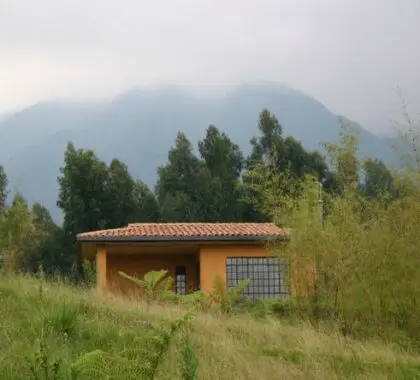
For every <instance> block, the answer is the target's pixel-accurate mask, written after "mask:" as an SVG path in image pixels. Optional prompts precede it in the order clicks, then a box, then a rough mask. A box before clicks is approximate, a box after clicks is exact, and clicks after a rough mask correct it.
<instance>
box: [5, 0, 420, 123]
mask: <svg viewBox="0 0 420 380" xmlns="http://www.w3.org/2000/svg"><path fill="white" fill-rule="evenodd" d="M419 74H420V0H287V1H283V0H148V1H144V0H0V114H2V113H6V112H10V111H13V110H16V109H19V108H22V107H24V106H27V105H30V104H32V103H35V102H38V101H41V100H45V99H54V98H63V97H64V98H107V97H110V96H113V95H115V94H117V93H119V92H122V91H124V90H126V89H129V88H131V87H134V86H139V85H154V84H181V85H194V86H199V87H201V88H204V89H207V90H209V91H210V90H211V91H213V90H214V89H217V90H220V89H221V88H225V87H226V86H231V85H234V84H237V83H241V82H246V81H255V80H270V81H281V82H285V83H287V84H289V85H291V86H292V87H295V88H297V89H300V90H302V91H305V92H307V93H308V94H310V95H312V96H314V97H316V98H317V99H318V100H320V101H321V102H323V103H324V104H325V105H326V106H327V107H328V108H329V109H331V110H332V111H333V112H336V113H340V114H344V115H346V116H348V117H350V118H353V119H356V120H358V121H360V122H362V123H364V124H366V125H367V126H369V127H371V128H376V129H378V128H379V126H380V125H383V124H385V123H387V120H388V119H389V118H394V117H396V112H397V102H398V98H397V96H396V95H395V92H394V89H395V88H396V87H397V86H400V87H401V88H402V90H403V92H404V94H405V96H406V98H407V99H408V100H409V101H410V102H411V105H412V109H413V112H414V111H418V112H420V75H419Z"/></svg>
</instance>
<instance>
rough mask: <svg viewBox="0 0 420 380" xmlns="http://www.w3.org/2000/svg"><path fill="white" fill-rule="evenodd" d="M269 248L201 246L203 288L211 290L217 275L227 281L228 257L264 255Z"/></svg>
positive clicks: (201, 279)
mask: <svg viewBox="0 0 420 380" xmlns="http://www.w3.org/2000/svg"><path fill="white" fill-rule="evenodd" d="M267 255H268V252H267V248H266V247H265V246H263V245H256V244H252V245H251V244H249V245H242V244H241V245H232V244H231V245H208V246H207V245H206V246H201V247H200V256H199V257H200V282H201V290H203V291H204V292H210V291H212V289H213V282H214V278H215V277H216V276H220V278H221V279H222V280H224V281H226V259H227V258H228V257H241V256H248V257H264V256H267Z"/></svg>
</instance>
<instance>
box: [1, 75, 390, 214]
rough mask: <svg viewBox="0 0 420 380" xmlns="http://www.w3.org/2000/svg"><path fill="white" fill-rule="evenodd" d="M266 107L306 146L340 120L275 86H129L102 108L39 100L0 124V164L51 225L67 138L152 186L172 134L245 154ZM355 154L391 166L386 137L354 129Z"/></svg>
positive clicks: (326, 137) (333, 134)
mask: <svg viewBox="0 0 420 380" xmlns="http://www.w3.org/2000/svg"><path fill="white" fill-rule="evenodd" d="M264 107H265V108H268V109H270V110H271V111H272V112H274V113H275V114H276V116H277V117H278V118H279V120H280V122H281V124H282V126H283V130H284V134H285V135H292V136H294V137H295V138H297V139H298V140H300V141H302V143H303V144H304V146H305V147H306V148H308V149H320V144H321V143H323V142H326V141H331V140H335V139H337V137H338V132H339V119H338V117H337V115H334V114H333V113H332V112H330V111H329V110H328V109H327V108H326V107H325V106H324V105H322V104H321V103H320V102H318V101H317V100H316V99H313V98H312V97H310V96H308V95H306V94H304V93H302V92H299V91H296V90H294V89H291V88H288V87H286V86H283V85H277V84H266V83H264V84H248V85H243V86H240V87H237V88H235V89H234V90H232V91H230V92H229V93H227V94H225V95H224V96H220V97H218V98H217V99H207V98H203V97H199V96H193V95H191V94H189V93H188V92H184V91H182V90H181V89H179V88H173V87H168V88H159V89H148V88H142V89H136V90H133V91H130V92H127V93H124V94H122V95H121V96H119V97H117V98H116V99H114V100H113V101H111V102H104V103H65V102H61V103H54V102H49V103H41V104H38V105H35V106H33V107H30V108H27V109H25V110H23V111H21V112H18V113H16V114H14V115H11V116H10V115H9V116H8V117H7V118H6V119H4V120H2V121H0V163H2V164H3V165H4V166H5V169H6V171H7V174H8V176H9V179H10V182H11V188H12V189H13V190H19V191H20V192H21V193H22V194H23V195H24V196H25V197H26V198H27V199H28V200H29V201H30V202H41V203H42V204H43V205H45V206H46V207H48V209H49V210H50V211H51V213H52V215H53V217H54V218H55V219H56V220H59V219H60V212H59V210H58V209H57V207H56V200H57V176H58V175H59V168H60V166H62V164H63V158H64V150H65V148H66V145H67V143H68V142H69V141H71V142H73V143H74V144H75V146H76V148H90V149H93V150H94V151H95V152H96V154H97V155H98V156H99V157H100V158H101V159H103V160H105V161H107V162H109V161H110V160H111V159H112V158H114V157H117V158H119V159H120V160H122V161H124V162H125V163H126V164H127V165H128V166H129V169H130V171H131V173H132V175H133V176H134V177H135V178H139V179H141V180H143V181H144V182H146V183H147V184H148V185H149V186H151V187H153V185H154V183H155V180H156V168H157V167H158V166H159V165H162V164H164V163H165V162H166V160H167V153H168V149H169V148H170V146H171V145H172V144H173V142H174V139H175V136H176V133H177V132H178V131H182V132H184V133H186V135H187V136H188V138H189V139H190V140H191V141H192V142H193V143H194V144H195V145H196V142H197V141H198V139H200V138H202V137H203V136H204V132H205V129H206V128H207V127H208V126H209V125H210V124H214V125H216V126H217V127H218V128H219V129H221V130H222V131H224V132H226V133H227V134H228V135H229V136H230V137H231V139H232V140H233V141H234V142H236V143H238V144H239V145H240V146H241V147H242V149H243V151H244V153H245V154H246V153H248V152H249V150H250V144H249V140H250V139H251V137H253V136H255V135H257V134H258V130H257V122H258V115H259V113H260V111H261V109H262V108H264ZM360 138H361V140H360V154H361V156H365V155H369V156H374V157H378V158H381V159H384V160H385V161H387V162H390V161H393V160H394V158H393V157H392V152H391V150H390V148H389V141H388V140H387V139H383V138H379V137H378V136H375V135H373V134H371V133H369V132H368V131H366V130H365V129H363V128H361V135H360Z"/></svg>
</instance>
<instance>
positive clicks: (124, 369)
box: [72, 311, 192, 380]
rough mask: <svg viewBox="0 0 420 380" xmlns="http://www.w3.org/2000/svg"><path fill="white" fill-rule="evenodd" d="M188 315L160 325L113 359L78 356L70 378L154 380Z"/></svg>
mask: <svg viewBox="0 0 420 380" xmlns="http://www.w3.org/2000/svg"><path fill="white" fill-rule="evenodd" d="M191 317H192V312H191V311H190V312H187V313H186V314H184V315H183V316H181V317H180V318H178V319H176V320H175V321H173V322H172V323H170V324H169V325H168V324H167V323H165V324H162V325H160V326H159V327H157V328H156V329H155V330H153V331H152V332H150V333H148V334H146V335H145V336H144V337H143V338H142V339H140V340H139V341H138V342H137V348H136V349H133V350H125V351H122V352H120V353H119V354H118V355H113V354H110V353H107V352H105V351H102V350H95V351H92V352H89V353H87V354H86V355H83V356H81V357H80V358H79V359H78V360H77V361H76V362H75V363H74V364H73V366H72V371H73V374H74V376H76V377H77V378H79V377H80V378H88V379H91V380H96V379H97V380H102V379H109V380H111V379H115V380H118V379H127V380H131V379H133V380H134V379H136V380H138V379H142V380H152V379H154V378H155V376H156V373H157V371H158V368H159V364H160V363H161V362H162V360H163V358H164V356H165V354H166V353H167V351H168V349H169V347H170V344H171V342H172V340H173V338H174V337H175V335H176V333H177V332H178V331H179V330H180V329H181V328H182V327H183V326H185V325H186V324H187V323H189V322H190V320H191Z"/></svg>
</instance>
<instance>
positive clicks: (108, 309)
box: [0, 277, 420, 380]
mask: <svg viewBox="0 0 420 380" xmlns="http://www.w3.org/2000/svg"><path fill="white" fill-rule="evenodd" d="M40 284H41V282H40V280H37V279H33V278H23V277H13V278H10V277H0V305H1V308H0V379H2V380H3V379H5V380H7V379H13V380H15V379H16V380H19V379H35V378H36V377H34V375H32V374H31V367H32V368H37V367H39V366H40V364H39V363H40V362H42V360H41V359H40V357H41V356H42V354H44V355H45V356H46V357H47V358H48V362H49V365H50V366H51V367H52V366H54V365H55V366H58V367H60V368H61V370H60V371H61V372H62V373H63V374H64V373H67V372H66V371H68V369H69V368H70V364H71V363H74V362H75V361H76V360H77V358H78V357H80V356H81V355H83V354H86V353H88V352H92V351H94V350H97V349H100V350H103V351H105V352H106V353H109V354H110V355H115V356H116V355H119V354H120V353H121V352H123V351H127V350H130V349H133V348H134V346H135V344H136V342H138V340H139V339H140V338H142V337H143V336H145V334H148V333H149V332H151V331H153V329H154V328H155V327H156V326H157V325H158V324H159V323H161V322H164V321H172V320H174V319H175V318H176V317H178V316H180V315H182V314H184V313H185V309H183V308H181V307H176V306H167V307H165V306H151V307H150V309H149V311H146V307H145V306H144V305H141V304H137V303H134V302H129V301H126V300H122V299H117V298H114V297H111V296H103V295H100V294H97V293H96V292H95V291H90V290H82V289H75V288H72V287H69V286H66V285H64V284H60V283H58V282H55V283H52V282H49V283H48V282H44V283H43V284H42V286H40ZM185 347H188V348H187V349H186V348H185ZM183 357H184V358H185V357H189V359H188V360H191V361H192V362H194V363H195V364H194V365H196V366H197V371H198V378H199V379H342V378H352V379H387V378H388V379H416V378H420V356H419V355H418V354H416V353H408V352H404V351H403V350H402V349H401V348H398V347H396V346H391V345H386V344H384V343H381V342H359V341H355V340H350V339H348V338H344V337H342V336H340V335H338V334H337V335H335V334H332V333H329V334H327V333H321V332H317V331H315V330H314V329H312V328H311V327H309V326H308V325H306V324H299V325H290V324H283V323H281V322H279V321H277V320H274V319H270V318H258V319H256V318H254V317H252V316H250V315H233V316H230V317H227V316H217V315H212V314H200V313H199V314H197V316H196V318H195V320H194V322H193V327H192V333H191V336H190V337H189V339H188V346H183V345H182V344H181V340H176V341H175V342H174V343H173V344H172V345H171V346H170V349H169V352H168V353H167V356H166V358H165V360H163V361H162V362H161V364H160V366H159V371H158V376H157V378H158V379H181V378H182V377H181V373H184V372H186V370H185V369H183V367H182V365H180V362H181V360H182V358H183ZM195 358H196V359H197V360H198V363H197V362H196V359H195ZM139 360H140V359H139ZM47 370H48V369H47ZM39 372H40V373H41V375H40V376H39V377H38V378H39V379H46V378H53V377H47V376H46V375H45V374H44V373H45V369H42V370H41V371H39ZM184 376H185V375H184ZM86 378H88V377H86ZM120 378H121V379H125V378H127V377H125V376H124V375H121V377H120Z"/></svg>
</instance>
